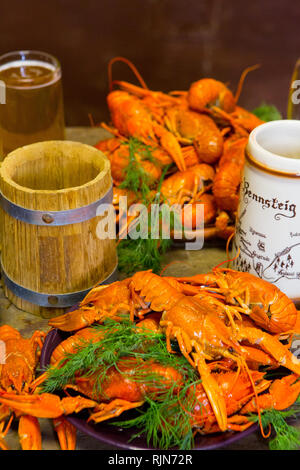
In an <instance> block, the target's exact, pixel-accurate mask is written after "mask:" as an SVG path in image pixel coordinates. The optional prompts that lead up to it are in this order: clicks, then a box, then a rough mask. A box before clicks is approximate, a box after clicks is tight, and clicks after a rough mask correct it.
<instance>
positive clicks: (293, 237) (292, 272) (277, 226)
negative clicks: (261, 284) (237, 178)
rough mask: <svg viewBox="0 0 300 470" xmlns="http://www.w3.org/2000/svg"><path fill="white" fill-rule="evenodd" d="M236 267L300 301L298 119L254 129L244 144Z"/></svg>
mask: <svg viewBox="0 0 300 470" xmlns="http://www.w3.org/2000/svg"><path fill="white" fill-rule="evenodd" d="M238 249H240V255H239V256H238V257H237V258H236V259H235V260H234V261H233V268H234V269H237V270H239V271H248V272H250V273H252V274H255V275H257V276H259V277H261V278H262V279H265V280H267V281H269V282H271V283H273V284H275V285H276V286H277V287H279V289H281V290H282V291H283V292H285V293H286V294H287V295H288V296H289V297H290V298H291V299H293V300H294V301H295V302H297V303H298V302H299V301H300V121H298V120H297V121H296V120H280V121H272V122H268V123H265V124H262V125H261V126H259V127H257V128H256V129H254V130H253V131H252V132H251V134H250V136H249V141H248V145H247V148H246V161H245V166H244V174H243V178H242V183H241V189H240V202H239V208H238V215H237V221H236V233H235V237H234V240H233V254H236V253H237V252H238Z"/></svg>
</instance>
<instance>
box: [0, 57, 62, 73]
mask: <svg viewBox="0 0 300 470" xmlns="http://www.w3.org/2000/svg"><path fill="white" fill-rule="evenodd" d="M22 67H42V68H43V69H48V70H50V71H51V72H55V70H56V67H55V66H54V65H53V64H49V62H44V61H42V60H27V59H26V60H13V61H12V62H8V63H7V64H2V65H0V72H3V71H4V70H8V69H12V68H22Z"/></svg>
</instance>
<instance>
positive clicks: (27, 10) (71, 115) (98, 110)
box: [0, 0, 300, 126]
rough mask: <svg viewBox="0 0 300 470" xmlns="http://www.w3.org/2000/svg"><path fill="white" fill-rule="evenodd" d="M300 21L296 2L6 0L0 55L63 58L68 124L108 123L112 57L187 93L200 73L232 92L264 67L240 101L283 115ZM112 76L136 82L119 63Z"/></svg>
mask: <svg viewBox="0 0 300 470" xmlns="http://www.w3.org/2000/svg"><path fill="white" fill-rule="evenodd" d="M299 25H300V5H299V2H295V1H294V0H251V1H249V2H246V1H241V0H101V1H99V0H43V1H41V0H26V1H24V0H1V2H0V54H3V53H5V52H9V51H13V50H17V49H37V50H42V51H45V52H49V53H51V54H53V55H55V56H56V57H57V58H58V59H59V60H60V62H61V64H62V69H63V85H64V97H65V114H66V123H67V125H69V126H71V125H72V126H78V125H89V118H88V114H89V113H90V114H91V115H92V116H93V118H94V121H95V122H99V121H102V120H107V119H108V112H107V108H106V95H107V91H108V80H107V64H108V61H109V60H110V59H111V58H112V57H114V56H124V57H126V58H128V59H130V60H131V61H133V63H134V64H135V65H136V66H137V68H138V70H139V71H140V72H141V74H142V76H143V77H144V79H145V81H146V83H147V85H148V86H149V87H150V88H151V89H154V90H162V91H169V90H180V89H184V90H186V89H188V87H189V85H190V83H191V82H192V81H195V80H198V79H200V78H202V77H213V78H216V79H218V80H222V81H224V82H226V83H227V84H228V85H229V86H230V88H231V89H232V90H233V91H235V89H236V86H237V83H238V80H239V77H240V74H241V72H242V70H243V69H244V68H246V67H247V66H249V65H253V64H257V63H259V64H261V68H260V69H259V70H256V71H254V72H252V73H251V74H250V75H248V77H247V79H246V82H245V86H244V89H243V92H242V95H241V98H240V101H239V104H241V105H242V106H244V107H246V108H247V109H250V110H251V109H253V108H255V107H256V106H259V105H260V104H261V103H262V102H267V103H268V104H274V105H276V106H277V107H278V108H279V110H280V111H281V112H282V113H283V114H284V116H285V113H286V104H287V98H288V87H289V82H290V79H291V74H292V70H293V66H294V64H295V61H296V59H297V58H298V56H300V39H299V37H298V30H299ZM113 76H114V78H116V79H121V80H130V81H134V77H133V75H132V73H131V72H130V71H129V70H128V69H127V67H126V65H125V64H115V65H114V68H113ZM134 83H136V82H135V81H134Z"/></svg>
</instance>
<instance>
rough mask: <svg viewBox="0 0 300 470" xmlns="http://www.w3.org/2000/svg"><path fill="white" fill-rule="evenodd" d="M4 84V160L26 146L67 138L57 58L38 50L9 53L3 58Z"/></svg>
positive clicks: (0, 133) (0, 107) (0, 118)
mask: <svg viewBox="0 0 300 470" xmlns="http://www.w3.org/2000/svg"><path fill="white" fill-rule="evenodd" d="M0 82H1V83H4V84H5V104H0V142H1V143H2V145H1V143H0V160H3V158H4V157H5V156H6V155H7V154H8V153H9V152H11V151H12V150H14V149H16V148H18V147H22V146H24V145H28V144H32V143H34V142H39V141H44V140H62V139H64V110H63V95H62V83H61V67H60V64H59V62H58V61H57V59H55V58H54V57H53V56H51V55H49V54H46V53H43V52H35V51H18V52H11V53H8V54H5V55H3V56H1V57H0ZM1 149H2V154H1Z"/></svg>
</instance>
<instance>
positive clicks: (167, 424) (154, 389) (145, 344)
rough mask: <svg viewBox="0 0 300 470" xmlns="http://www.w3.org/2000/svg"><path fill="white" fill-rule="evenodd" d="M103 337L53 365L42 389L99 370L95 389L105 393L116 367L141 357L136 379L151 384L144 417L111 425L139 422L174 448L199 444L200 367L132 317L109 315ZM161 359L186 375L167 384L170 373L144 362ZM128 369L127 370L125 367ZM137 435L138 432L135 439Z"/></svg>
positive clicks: (158, 440) (60, 386)
mask: <svg viewBox="0 0 300 470" xmlns="http://www.w3.org/2000/svg"><path fill="white" fill-rule="evenodd" d="M95 328H96V329H97V330H98V331H99V334H100V336H99V341H97V342H96V343H91V342H87V341H84V340H83V341H82V343H81V344H80V345H79V346H78V348H77V350H76V352H75V354H66V355H65V356H64V358H63V360H62V361H61V365H58V366H55V367H54V366H52V367H50V368H48V370H47V372H48V379H47V380H46V382H45V383H44V384H43V387H42V390H41V391H42V392H54V391H56V390H61V389H63V387H64V386H65V385H67V384H68V383H71V382H72V381H74V379H75V375H80V376H81V377H82V376H91V375H93V374H96V375H97V378H96V383H95V388H94V390H93V393H97V392H99V393H100V392H101V386H102V385H103V383H104V381H105V380H106V378H107V372H108V370H109V369H110V368H111V367H115V368H116V369H117V370H119V372H120V373H124V374H125V375H126V372H122V369H121V370H120V369H119V368H118V366H119V365H120V364H122V365H126V361H128V365H130V361H131V360H132V359H134V360H135V364H136V367H134V368H133V369H132V370H130V375H129V376H128V377H129V379H130V380H133V381H136V382H141V383H143V384H146V385H149V386H150V390H149V392H148V393H147V396H146V397H145V405H144V407H143V409H139V410H137V412H138V416H137V417H136V418H133V419H129V420H125V421H122V422H113V423H111V424H114V425H118V426H119V425H120V426H122V427H124V428H125V427H127V428H131V427H136V428H138V429H139V430H140V433H145V435H146V438H147V441H148V443H150V440H152V443H153V444H154V446H157V447H159V448H162V449H168V448H171V447H174V446H177V447H179V448H180V449H190V448H192V447H193V441H194V440H193V430H192V419H191V415H190V413H189V412H186V410H192V409H193V406H194V404H195V401H196V397H195V393H196V385H197V384H199V383H200V382H201V380H199V376H198V373H197V371H196V370H195V369H194V368H193V367H192V366H191V365H190V364H189V362H188V361H187V360H186V359H185V358H184V356H182V355H181V354H179V355H177V354H171V353H169V352H168V350H167V348H166V341H165V336H164V335H163V334H162V333H156V332H152V331H150V330H146V329H144V330H143V329H142V330H141V329H139V331H138V332H137V327H136V325H135V324H134V323H132V322H130V321H129V320H128V319H124V321H122V322H121V323H119V322H117V321H115V320H112V319H107V320H106V321H105V322H104V324H103V325H97V326H95ZM149 361H151V362H152V363H153V364H160V365H162V366H165V367H168V366H169V367H173V368H174V369H175V370H176V371H178V373H179V374H180V375H181V379H180V383H179V382H178V381H174V382H172V383H171V382H170V379H167V380H168V381H169V382H170V383H168V384H167V385H166V386H165V387H164V386H163V381H164V380H166V377H164V376H162V375H160V374H159V373H156V372H153V371H152V370H151V369H150V370H149V369H148V370H147V369H145V368H144V367H143V366H144V364H149ZM123 370H124V369H123ZM134 437H136V434H135V435H134V436H132V439H134Z"/></svg>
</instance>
